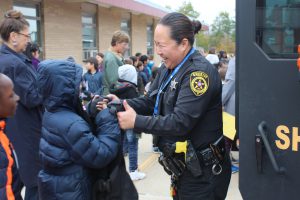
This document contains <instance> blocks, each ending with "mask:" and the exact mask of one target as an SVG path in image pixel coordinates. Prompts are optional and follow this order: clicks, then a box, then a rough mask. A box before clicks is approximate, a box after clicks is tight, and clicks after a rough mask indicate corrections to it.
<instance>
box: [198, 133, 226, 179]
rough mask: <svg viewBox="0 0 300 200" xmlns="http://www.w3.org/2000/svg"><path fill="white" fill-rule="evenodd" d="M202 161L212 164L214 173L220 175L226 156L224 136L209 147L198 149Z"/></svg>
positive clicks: (203, 163) (204, 163) (205, 163)
mask: <svg viewBox="0 0 300 200" xmlns="http://www.w3.org/2000/svg"><path fill="white" fill-rule="evenodd" d="M196 153H197V156H198V158H199V160H200V163H201V164H202V165H204V166H205V167H207V166H212V172H213V174H214V175H219V174H220V173H221V172H222V165H221V164H222V163H223V161H224V157H225V153H226V150H225V141H224V138H223V136H222V137H220V138H219V139H218V140H217V141H216V142H214V143H213V144H210V145H209V147H208V148H206V149H203V150H197V151H196Z"/></svg>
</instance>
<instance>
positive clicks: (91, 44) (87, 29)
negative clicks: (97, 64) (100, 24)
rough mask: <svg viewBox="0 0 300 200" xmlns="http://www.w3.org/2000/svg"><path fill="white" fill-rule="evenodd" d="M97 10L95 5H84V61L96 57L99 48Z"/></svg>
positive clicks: (82, 19) (82, 17) (82, 18)
mask: <svg viewBox="0 0 300 200" xmlns="http://www.w3.org/2000/svg"><path fill="white" fill-rule="evenodd" d="M96 14H97V8H96V6H95V5H93V4H83V5H82V16H81V21H82V47H83V59H84V60H85V59H87V58H89V57H95V56H96V54H97V52H98V47H97V25H96V24H97V20H96V19H97V18H96V16H97V15H96Z"/></svg>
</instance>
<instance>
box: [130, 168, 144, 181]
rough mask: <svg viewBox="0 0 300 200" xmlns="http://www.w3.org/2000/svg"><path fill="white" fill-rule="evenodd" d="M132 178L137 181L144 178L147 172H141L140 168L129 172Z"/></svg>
mask: <svg viewBox="0 0 300 200" xmlns="http://www.w3.org/2000/svg"><path fill="white" fill-rule="evenodd" d="M129 175H130V178H131V180H133V181H137V180H142V179H144V178H145V177H146V174H145V173H142V172H139V171H138V170H135V171H134V172H130V173H129Z"/></svg>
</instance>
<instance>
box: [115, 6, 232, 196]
mask: <svg viewBox="0 0 300 200" xmlns="http://www.w3.org/2000/svg"><path fill="white" fill-rule="evenodd" d="M200 29H201V23H200V22H199V21H193V22H192V21H190V20H189V18H188V17H186V16H185V15H183V14H181V13H176V12H174V13H169V14H167V15H166V16H165V17H163V18H162V19H161V20H160V22H159V23H158V25H157V27H156V29H155V33H154V42H155V47H156V53H157V54H158V55H159V56H160V57H161V58H162V60H163V65H162V66H161V68H160V69H159V72H158V75H157V77H156V79H155V80H154V82H153V84H152V86H151V88H150V91H149V93H148V95H147V96H145V97H140V98H136V99H130V100H128V101H124V103H123V105H124V107H125V112H119V113H118V120H119V124H120V126H121V128H123V129H130V128H134V129H135V130H137V131H141V132H145V133H151V134H153V135H157V136H159V142H158V146H159V148H160V150H161V151H163V153H165V152H164V150H165V148H164V147H165V146H172V145H173V144H176V142H179V141H185V140H189V141H191V144H192V146H193V148H194V149H195V151H196V152H197V157H198V159H199V163H200V166H201V170H202V172H201V173H200V174H201V175H200V176H195V175H194V174H193V173H192V172H191V171H190V170H189V169H188V168H186V167H185V168H184V169H183V171H182V173H180V175H179V176H176V177H175V179H174V176H173V175H174V174H173V173H172V170H171V174H172V186H174V188H175V189H176V191H175V192H173V198H174V199H180V200H200V199H201V200H202V199H203V200H204V199H205V200H210V199H211V200H213V199H225V197H226V194H227V190H228V185H229V182H230V177H231V171H230V170H231V169H230V161H229V157H228V153H227V152H224V151H225V150H224V141H223V139H222V102H221V93H222V85H221V79H220V76H219V74H218V71H217V70H216V68H215V67H214V66H212V65H211V64H210V63H209V62H208V61H207V60H206V59H205V58H204V57H203V56H201V55H200V53H199V52H198V51H196V50H195V49H194V48H193V43H194V35H195V34H196V33H198V31H199V30H200ZM111 97H113V98H116V97H114V96H111ZM211 145H216V146H218V148H219V150H220V152H221V153H220V152H219V153H220V154H221V158H220V159H218V158H216V156H215V154H211V152H212V151H211V149H210V146H211ZM207 152H210V153H208V154H206V153H207ZM174 155H175V154H174ZM175 157H178V158H180V156H176V155H175ZM181 161H183V162H184V161H185V160H184V158H183V159H182V160H181ZM180 163H181V162H180ZM215 166H217V168H218V169H215V168H214V167H215ZM179 170H182V169H179Z"/></svg>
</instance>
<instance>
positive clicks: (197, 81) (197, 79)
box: [190, 71, 209, 96]
mask: <svg viewBox="0 0 300 200" xmlns="http://www.w3.org/2000/svg"><path fill="white" fill-rule="evenodd" d="M208 87H209V77H208V75H207V74H206V73H204V72H201V71H196V72H193V73H191V76H190V88H191V90H192V91H193V93H194V94H195V95H196V96H201V95H202V94H204V93H205V92H206V91H207V89H208Z"/></svg>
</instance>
